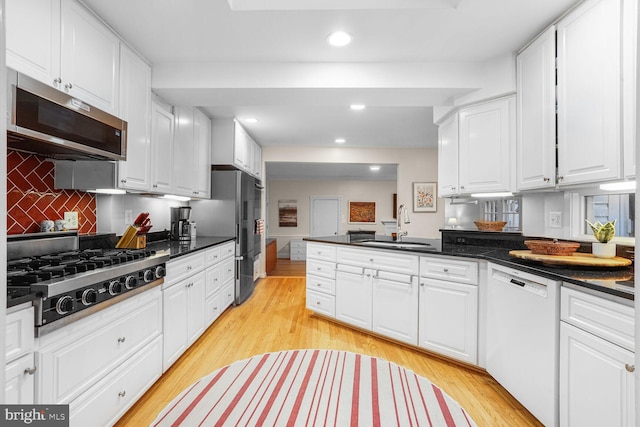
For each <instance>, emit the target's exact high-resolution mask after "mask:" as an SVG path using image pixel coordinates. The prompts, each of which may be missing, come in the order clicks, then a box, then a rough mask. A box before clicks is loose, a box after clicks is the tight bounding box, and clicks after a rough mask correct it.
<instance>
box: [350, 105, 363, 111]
mask: <svg viewBox="0 0 640 427" xmlns="http://www.w3.org/2000/svg"><path fill="white" fill-rule="evenodd" d="M349 108H351V109H352V110H356V111H358V110H364V109H365V108H367V106H366V105H364V104H351V105H350V107H349Z"/></svg>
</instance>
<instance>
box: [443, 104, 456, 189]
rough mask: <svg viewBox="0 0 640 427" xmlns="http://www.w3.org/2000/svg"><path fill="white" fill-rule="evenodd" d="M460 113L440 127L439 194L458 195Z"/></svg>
mask: <svg viewBox="0 0 640 427" xmlns="http://www.w3.org/2000/svg"><path fill="white" fill-rule="evenodd" d="M459 191H460V189H459V188H458V113H455V114H454V115H453V116H451V117H450V118H448V119H447V120H446V121H445V122H443V123H442V124H441V125H440V126H439V127H438V193H440V196H441V197H443V196H451V195H455V194H458V193H459Z"/></svg>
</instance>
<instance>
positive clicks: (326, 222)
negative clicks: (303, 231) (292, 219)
mask: <svg viewBox="0 0 640 427" xmlns="http://www.w3.org/2000/svg"><path fill="white" fill-rule="evenodd" d="M340 202H341V200H340V197H316V196H311V231H310V234H311V237H321V236H337V235H338V231H339V229H340V205H341V203H340Z"/></svg>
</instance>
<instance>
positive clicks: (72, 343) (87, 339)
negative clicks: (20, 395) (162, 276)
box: [35, 287, 162, 427]
mask: <svg viewBox="0 0 640 427" xmlns="http://www.w3.org/2000/svg"><path fill="white" fill-rule="evenodd" d="M161 349H162V291H161V289H160V287H156V288H153V289H150V290H147V291H145V292H143V293H141V294H139V295H136V296H133V297H131V298H129V299H126V300H124V301H122V302H120V303H118V304H115V305H113V306H111V307H109V308H106V309H104V310H102V311H99V312H98V313H95V314H93V315H91V316H88V317H86V318H84V319H82V320H78V321H76V322H74V323H71V324H69V325H67V326H65V327H63V328H61V329H59V330H57V331H54V332H51V333H49V334H46V335H43V336H41V337H40V338H39V339H38V343H37V348H36V366H37V371H36V402H35V403H37V404H70V412H71V414H70V416H71V426H78V427H79V426H86V425H108V424H111V423H113V422H115V420H117V419H118V418H119V417H120V416H121V415H122V414H124V412H126V411H127V410H128V409H129V408H130V407H131V406H132V405H133V403H135V401H136V400H137V398H138V397H139V396H141V395H142V393H144V392H145V391H146V390H147V389H148V388H149V387H150V386H151V384H153V383H154V382H155V381H156V380H157V379H158V378H159V377H160V375H161V374H162V363H161V362H162V360H161V357H162V353H161ZM89 420H90V421H89Z"/></svg>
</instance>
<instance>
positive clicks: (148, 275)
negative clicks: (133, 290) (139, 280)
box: [143, 270, 156, 283]
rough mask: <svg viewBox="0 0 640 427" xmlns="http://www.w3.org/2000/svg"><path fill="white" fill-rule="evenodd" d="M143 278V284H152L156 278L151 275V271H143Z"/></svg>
mask: <svg viewBox="0 0 640 427" xmlns="http://www.w3.org/2000/svg"><path fill="white" fill-rule="evenodd" d="M143 278H144V282H145V283H149V282H152V281H153V280H155V278H156V276H155V274H154V273H153V270H145V271H144V275H143Z"/></svg>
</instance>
